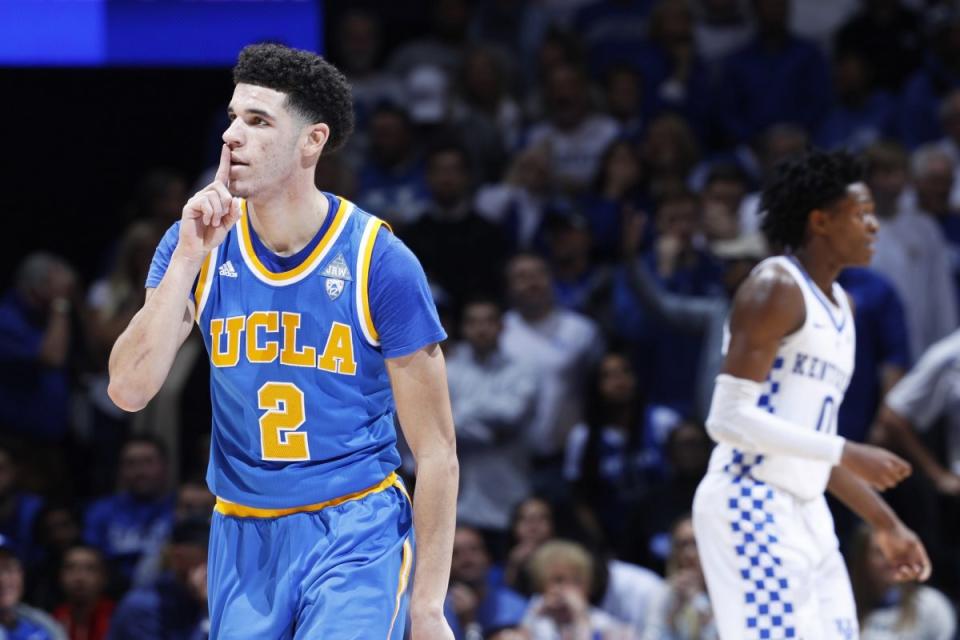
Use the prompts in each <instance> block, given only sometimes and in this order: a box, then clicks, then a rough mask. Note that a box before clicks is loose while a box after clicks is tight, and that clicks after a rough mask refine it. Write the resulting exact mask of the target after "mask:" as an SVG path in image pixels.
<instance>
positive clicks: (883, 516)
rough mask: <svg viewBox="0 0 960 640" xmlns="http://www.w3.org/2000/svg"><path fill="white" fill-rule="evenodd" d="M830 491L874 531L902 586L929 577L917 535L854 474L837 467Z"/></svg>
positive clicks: (923, 550)
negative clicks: (907, 582)
mask: <svg viewBox="0 0 960 640" xmlns="http://www.w3.org/2000/svg"><path fill="white" fill-rule="evenodd" d="M827 490H828V491H829V492H830V493H831V494H832V495H833V496H834V497H835V498H837V499H838V500H840V501H841V502H842V503H844V504H845V505H847V506H848V507H849V508H850V509H851V510H852V511H853V512H854V513H856V514H857V515H858V516H860V517H861V518H862V519H863V520H864V522H866V523H868V524H869V525H870V526H871V527H873V529H874V531H875V535H876V537H877V542H878V544H879V545H880V548H881V549H882V550H883V554H884V555H885V556H886V557H887V560H888V561H890V563H891V564H893V566H894V567H896V572H897V579H898V580H901V581H903V582H906V581H910V580H926V579H927V578H929V577H930V569H931V567H930V559H929V558H928V557H927V551H926V549H924V547H923V543H922V542H920V539H919V538H918V537H917V535H916V534H915V533H914V532H913V531H911V530H910V529H909V528H908V527H907V526H906V525H905V524H903V522H902V521H901V520H900V518H898V517H897V514H896V513H894V512H893V510H892V509H891V508H890V507H889V506H888V505H887V503H886V502H885V501H884V500H883V498H881V497H880V496H879V495H877V493H876V492H875V491H873V490H872V489H871V488H870V487H869V486H867V484H866V483H865V482H864V481H863V480H861V479H860V478H859V477H857V476H856V475H854V474H853V473H852V472H850V471H848V470H846V469H844V468H842V467H834V468H833V470H832V471H831V473H830V481H829V483H828V484H827Z"/></svg>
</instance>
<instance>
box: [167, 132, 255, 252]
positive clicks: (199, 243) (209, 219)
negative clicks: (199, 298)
mask: <svg viewBox="0 0 960 640" xmlns="http://www.w3.org/2000/svg"><path fill="white" fill-rule="evenodd" d="M229 185H230V147H228V146H227V145H223V147H222V149H221V150H220V165H219V166H218V167H217V173H216V175H215V176H214V178H213V182H211V183H210V184H208V185H207V186H206V187H204V188H203V189H201V190H200V191H198V192H197V193H195V194H194V195H193V197H192V198H190V199H189V200H188V201H187V204H186V205H185V206H184V207H183V216H182V218H181V221H180V241H179V244H178V245H177V249H178V251H180V252H181V253H182V254H183V255H185V256H186V257H187V258H189V259H191V260H195V261H196V262H198V263H199V262H200V261H202V260H203V259H204V258H205V257H206V255H207V254H208V253H209V252H210V251H211V250H212V249H214V248H215V247H217V246H218V245H219V244H220V243H221V242H223V240H224V238H226V237H227V232H229V231H230V229H231V227H233V225H234V224H236V222H237V220H239V219H240V198H237V197H234V196H233V195H232V194H231V193H230V189H229Z"/></svg>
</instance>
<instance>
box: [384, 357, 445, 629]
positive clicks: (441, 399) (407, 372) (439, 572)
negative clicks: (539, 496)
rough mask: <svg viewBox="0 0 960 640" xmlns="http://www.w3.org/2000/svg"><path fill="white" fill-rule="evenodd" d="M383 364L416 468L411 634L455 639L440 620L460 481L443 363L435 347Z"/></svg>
mask: <svg viewBox="0 0 960 640" xmlns="http://www.w3.org/2000/svg"><path fill="white" fill-rule="evenodd" d="M386 363H387V372H388V373H389V375H390V383H391V386H392V387H393V395H394V400H395V402H396V407H397V415H398V417H399V420H400V426H401V428H402V429H403V434H404V437H405V438H406V440H407V443H408V444H409V445H410V450H411V452H412V453H413V456H414V458H415V460H416V467H417V485H416V495H415V497H414V501H413V521H414V528H415V529H416V531H417V560H416V567H415V570H414V575H415V578H414V583H413V594H412V596H411V600H410V620H411V624H412V635H413V637H414V638H417V640H432V639H434V638H436V639H444V640H446V639H448V638H453V634H452V632H451V631H450V629H449V627H448V626H447V623H446V621H445V619H444V617H443V601H444V598H445V596H446V592H447V586H448V581H449V579H450V562H451V559H452V556H453V532H454V528H455V525H456V505H457V485H458V480H459V466H458V463H457V447H456V441H455V436H454V430H453V414H452V411H451V409H450V397H449V393H448V391H447V374H446V365H445V364H444V359H443V352H442V351H441V350H440V347H439V345H436V344H434V345H431V346H428V347H425V348H423V349H421V350H419V351H417V352H415V353H413V354H410V355H409V356H404V357H401V358H392V359H388V360H387V361H386Z"/></svg>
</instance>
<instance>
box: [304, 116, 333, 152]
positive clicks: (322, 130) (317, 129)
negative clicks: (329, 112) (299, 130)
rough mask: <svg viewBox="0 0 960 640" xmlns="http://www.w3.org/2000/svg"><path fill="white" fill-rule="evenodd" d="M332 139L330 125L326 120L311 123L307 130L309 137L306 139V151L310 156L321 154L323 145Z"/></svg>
mask: <svg viewBox="0 0 960 640" xmlns="http://www.w3.org/2000/svg"><path fill="white" fill-rule="evenodd" d="M329 139H330V127H328V126H327V125H326V123H324V122H317V123H315V124H312V125H310V128H309V129H308V130H307V137H306V140H305V141H304V149H303V150H304V152H305V154H306V155H308V156H312V155H319V154H320V152H321V151H323V147H324V146H325V145H326V144H327V140H329Z"/></svg>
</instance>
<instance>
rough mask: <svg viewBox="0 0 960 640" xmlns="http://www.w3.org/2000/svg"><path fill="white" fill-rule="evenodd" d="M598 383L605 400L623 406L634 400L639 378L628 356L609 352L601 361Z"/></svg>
mask: <svg viewBox="0 0 960 640" xmlns="http://www.w3.org/2000/svg"><path fill="white" fill-rule="evenodd" d="M598 385H599V388H600V394H601V395H602V396H603V399H604V401H606V402H607V403H609V404H613V405H618V406H622V405H626V404H629V403H630V402H632V401H633V397H634V393H635V391H636V388H637V379H636V377H635V376H634V375H633V367H631V366H630V362H629V361H627V359H626V358H624V357H623V356H622V355H620V354H619V353H608V354H607V355H605V356H604V357H603V361H601V363H600V380H599V381H598Z"/></svg>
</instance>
